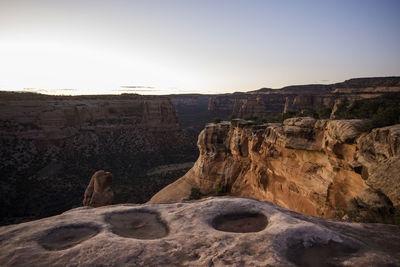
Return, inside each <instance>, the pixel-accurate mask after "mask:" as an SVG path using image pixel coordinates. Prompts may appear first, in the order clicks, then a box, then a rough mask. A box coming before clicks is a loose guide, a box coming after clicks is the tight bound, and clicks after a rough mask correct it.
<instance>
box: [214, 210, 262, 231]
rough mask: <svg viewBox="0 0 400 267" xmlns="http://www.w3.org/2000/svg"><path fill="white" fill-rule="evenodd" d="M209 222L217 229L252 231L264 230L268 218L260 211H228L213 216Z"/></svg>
mask: <svg viewBox="0 0 400 267" xmlns="http://www.w3.org/2000/svg"><path fill="white" fill-rule="evenodd" d="M211 224H212V226H213V227H214V228H215V229H217V230H219V231H224V232H233V233H252V232H259V231H262V230H264V229H265V227H266V226H267V224H268V219H267V217H265V216H264V215H263V214H261V213H250V212H242V213H229V214H224V215H219V216H217V217H215V218H214V220H213V221H212V223H211Z"/></svg>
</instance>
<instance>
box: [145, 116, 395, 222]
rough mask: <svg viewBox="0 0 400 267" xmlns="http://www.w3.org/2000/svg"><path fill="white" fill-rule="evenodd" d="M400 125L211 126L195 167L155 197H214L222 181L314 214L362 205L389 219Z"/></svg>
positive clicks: (372, 215) (309, 121)
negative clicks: (194, 193)
mask: <svg viewBox="0 0 400 267" xmlns="http://www.w3.org/2000/svg"><path fill="white" fill-rule="evenodd" d="M398 127H399V125H395V126H391V127H386V128H381V129H374V130H373V131H372V132H371V133H370V134H367V133H368V130H369V129H370V124H369V122H368V121H362V120H315V119H313V118H292V119H287V120H285V122H284V123H283V124H279V123H276V124H264V125H254V124H253V123H251V122H248V121H242V120H234V121H233V122H232V123H229V122H222V123H219V124H209V125H207V127H206V128H205V129H204V130H203V131H202V132H201V133H200V135H199V138H198V147H199V150H200V156H199V158H198V160H197V162H196V163H195V165H194V166H193V168H192V169H191V170H190V171H189V172H188V173H187V174H186V175H185V176H183V177H182V178H180V179H179V180H177V181H176V182H174V183H172V184H171V185H169V186H167V187H166V188H164V189H163V190H161V191H160V192H159V193H157V194H156V195H155V196H154V197H153V198H152V199H151V200H150V203H158V202H172V201H181V200H183V199H187V198H188V197H189V194H190V190H191V188H193V187H198V188H200V190H201V191H202V193H203V194H205V195H207V194H211V193H212V192H213V190H215V188H216V186H222V187H223V188H227V189H228V193H229V194H231V195H235V196H250V197H255V198H257V199H259V200H265V201H271V202H273V203H276V204H278V205H280V206H282V207H285V208H289V209H291V210H294V211H297V212H300V213H303V214H308V215H313V216H321V217H328V218H331V217H337V216H343V215H344V214H345V213H351V214H353V215H354V214H357V216H358V215H360V212H361V211H362V212H361V215H362V216H364V217H368V218H369V219H377V218H378V219H379V218H384V217H386V216H389V217H390V216H391V214H392V212H393V205H392V204H395V205H397V203H398V197H399V196H400V195H399V191H398V187H397V186H396V185H397V184H400V173H399V172H398V168H397V167H396V166H397V163H398V160H399V157H398V154H397V153H398V139H397V138H398V136H397V134H398ZM375 140H377V142H376V141H375ZM379 140H380V142H379ZM368 142H372V143H374V142H375V143H374V145H372V144H368ZM368 147H370V148H369V149H368ZM371 147H375V150H373V151H375V152H371V151H370V150H371ZM371 153H372V154H371ZM369 155H372V156H369ZM385 171H386V172H387V175H384V176H383V177H384V179H381V178H380V177H381V176H380V175H383V173H384V172H385ZM367 173H368V174H367ZM366 175H368V178H366Z"/></svg>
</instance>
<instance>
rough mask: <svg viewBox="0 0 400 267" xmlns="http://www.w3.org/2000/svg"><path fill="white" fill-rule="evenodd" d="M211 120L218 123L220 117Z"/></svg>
mask: <svg viewBox="0 0 400 267" xmlns="http://www.w3.org/2000/svg"><path fill="white" fill-rule="evenodd" d="M213 122H214V123H220V122H221V119H220V118H214V120H213Z"/></svg>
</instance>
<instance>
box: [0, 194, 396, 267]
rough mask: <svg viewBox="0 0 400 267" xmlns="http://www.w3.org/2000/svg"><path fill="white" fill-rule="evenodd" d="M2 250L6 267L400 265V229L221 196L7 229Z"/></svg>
mask: <svg viewBox="0 0 400 267" xmlns="http://www.w3.org/2000/svg"><path fill="white" fill-rule="evenodd" d="M216 228H217V229H220V230H216ZM0 251H1V253H0V265H1V266H11V265H12V266H22V265H23V266H26V265H27V264H29V265H31V266H71V265H72V266H75V265H80V266H93V265H96V266H97V265H102V266H104V265H106V266H123V265H125V266H126V265H128V266H227V265H230V266H232V265H233V266H341V265H345V266H398V265H400V228H399V227H398V226H390V225H381V224H358V223H343V222H335V221H330V220H325V219H320V218H315V217H309V216H305V215H300V214H297V213H294V212H291V211H289V210H286V209H284V208H281V207H279V206H276V205H274V204H271V203H267V202H259V201H257V200H253V199H246V198H231V197H221V198H208V199H204V200H200V201H196V202H182V203H176V204H149V205H127V204H126V205H115V206H107V207H100V208H97V209H92V208H88V207H83V208H77V209H73V210H70V211H68V212H65V213H63V214H61V215H58V216H54V217H49V218H45V219H42V220H38V221H32V222H28V223H23V224H18V225H10V226H4V227H0ZM313 264H314V265H313Z"/></svg>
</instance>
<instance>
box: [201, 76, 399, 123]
mask: <svg viewBox="0 0 400 267" xmlns="http://www.w3.org/2000/svg"><path fill="white" fill-rule="evenodd" d="M389 93H400V77H381V78H379V77H378V78H356V79H350V80H346V81H344V82H341V83H336V84H329V85H323V84H311V85H295V86H287V87H283V88H281V89H269V88H262V89H260V90H256V91H251V92H247V93H234V94H225V95H218V96H212V97H210V100H209V105H208V110H209V111H210V112H213V113H215V114H218V113H221V114H228V115H229V114H232V115H234V116H236V117H239V118H244V117H245V116H249V115H251V116H255V117H258V118H265V117H268V114H269V113H282V112H283V113H286V112H300V111H302V110H314V111H316V110H318V109H319V108H322V107H328V108H333V107H334V106H335V103H337V102H338V101H340V100H342V99H344V98H347V99H348V100H359V99H365V98H376V97H380V96H383V95H385V94H389Z"/></svg>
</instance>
